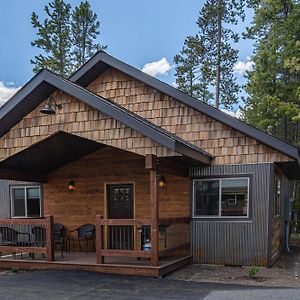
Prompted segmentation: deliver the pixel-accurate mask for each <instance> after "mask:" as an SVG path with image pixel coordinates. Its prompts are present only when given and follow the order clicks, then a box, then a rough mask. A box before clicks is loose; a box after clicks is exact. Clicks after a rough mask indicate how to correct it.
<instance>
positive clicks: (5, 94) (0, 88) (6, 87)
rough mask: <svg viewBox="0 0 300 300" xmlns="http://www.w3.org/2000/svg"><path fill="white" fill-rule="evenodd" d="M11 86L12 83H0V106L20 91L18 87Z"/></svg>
mask: <svg viewBox="0 0 300 300" xmlns="http://www.w3.org/2000/svg"><path fill="white" fill-rule="evenodd" d="M12 85H13V84H12V82H9V83H6V84H5V83H4V82H3V81H0V106H2V105H3V104H4V103H5V102H6V101H7V100H8V99H9V98H10V97H12V96H13V95H14V94H15V93H16V92H17V91H18V90H19V89H20V87H14V86H12Z"/></svg>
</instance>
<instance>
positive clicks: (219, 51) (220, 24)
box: [215, 0, 223, 109]
mask: <svg viewBox="0 0 300 300" xmlns="http://www.w3.org/2000/svg"><path fill="white" fill-rule="evenodd" d="M222 7H223V0H218V50H217V69H216V103H215V106H216V108H217V109H219V107H220V77H221V70H220V69H221V42H222Z"/></svg>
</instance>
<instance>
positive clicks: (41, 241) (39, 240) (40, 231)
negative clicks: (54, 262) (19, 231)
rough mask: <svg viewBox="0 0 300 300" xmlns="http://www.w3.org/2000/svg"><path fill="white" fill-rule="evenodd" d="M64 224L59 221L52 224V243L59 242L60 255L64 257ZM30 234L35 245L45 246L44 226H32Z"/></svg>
mask: <svg viewBox="0 0 300 300" xmlns="http://www.w3.org/2000/svg"><path fill="white" fill-rule="evenodd" d="M64 228H65V227H64V225H62V224H60V223H56V224H53V243H54V244H55V245H57V244H59V245H60V249H61V257H62V258H63V257H64V254H63V252H64V244H65V239H64ZM32 234H33V237H34V241H33V244H34V245H35V247H45V246H46V228H45V227H42V226H35V227H33V228H32ZM33 257H34V256H33Z"/></svg>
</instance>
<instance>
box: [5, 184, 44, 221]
mask: <svg viewBox="0 0 300 300" xmlns="http://www.w3.org/2000/svg"><path fill="white" fill-rule="evenodd" d="M20 188H21V189H24V190H25V199H24V201H25V216H22V217H21V216H14V214H15V211H14V205H13V202H14V199H13V190H14V189H20ZM29 188H39V200H40V201H39V202H40V203H39V204H40V216H39V218H41V217H42V195H41V186H40V185H14V186H11V187H10V211H11V218H12V219H24V218H26V219H34V218H35V217H28V216H27V191H26V190H27V189H29Z"/></svg>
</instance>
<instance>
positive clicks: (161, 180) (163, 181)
mask: <svg viewBox="0 0 300 300" xmlns="http://www.w3.org/2000/svg"><path fill="white" fill-rule="evenodd" d="M158 186H159V187H160V188H164V187H165V186H166V179H165V177H164V176H162V175H160V176H159V177H158Z"/></svg>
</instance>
